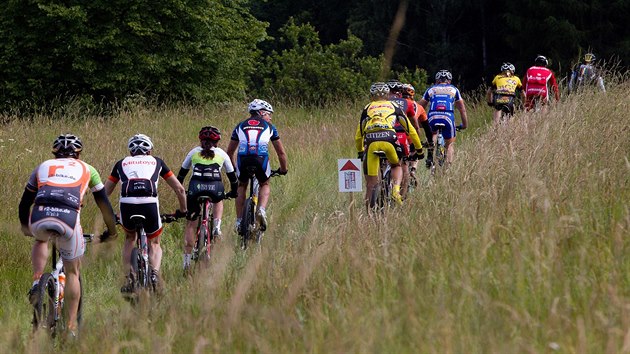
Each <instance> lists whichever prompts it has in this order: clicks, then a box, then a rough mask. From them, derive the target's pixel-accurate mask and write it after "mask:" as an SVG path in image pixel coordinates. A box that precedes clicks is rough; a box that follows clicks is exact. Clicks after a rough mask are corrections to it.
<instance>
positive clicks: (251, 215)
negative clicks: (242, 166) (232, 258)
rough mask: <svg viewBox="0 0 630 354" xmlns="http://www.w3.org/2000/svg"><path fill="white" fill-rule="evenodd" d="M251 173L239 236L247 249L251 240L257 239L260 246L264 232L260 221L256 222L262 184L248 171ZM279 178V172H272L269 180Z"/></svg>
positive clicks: (242, 246)
mask: <svg viewBox="0 0 630 354" xmlns="http://www.w3.org/2000/svg"><path fill="white" fill-rule="evenodd" d="M247 173H249V176H250V177H249V197H248V198H247V199H245V203H244V204H243V214H242V219H241V227H240V230H239V234H240V235H241V248H242V249H243V250H244V249H247V243H248V242H249V240H251V239H253V238H254V236H255V238H256V243H257V244H260V241H261V240H262V237H263V235H264V231H263V230H262V229H261V227H260V225H259V224H258V221H257V220H256V215H255V213H256V210H257V208H258V192H259V190H260V184H259V183H258V180H257V179H256V176H255V175H254V173H253V171H247ZM275 176H279V173H278V172H277V171H271V174H270V175H269V178H272V177H275Z"/></svg>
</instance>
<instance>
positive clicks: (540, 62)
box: [534, 55, 549, 66]
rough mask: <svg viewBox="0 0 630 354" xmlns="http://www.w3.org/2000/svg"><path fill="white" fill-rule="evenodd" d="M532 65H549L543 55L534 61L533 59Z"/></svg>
mask: <svg viewBox="0 0 630 354" xmlns="http://www.w3.org/2000/svg"><path fill="white" fill-rule="evenodd" d="M534 63H536V64H541V65H544V66H547V65H549V60H547V57H545V56H544V55H539V56H537V57H536V59H534Z"/></svg>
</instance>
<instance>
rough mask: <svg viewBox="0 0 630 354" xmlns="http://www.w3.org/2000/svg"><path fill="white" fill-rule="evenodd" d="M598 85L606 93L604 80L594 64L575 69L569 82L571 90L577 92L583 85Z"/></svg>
mask: <svg viewBox="0 0 630 354" xmlns="http://www.w3.org/2000/svg"><path fill="white" fill-rule="evenodd" d="M592 84H597V86H599V88H600V89H601V90H602V91H604V92H606V87H605V86H604V79H603V78H602V77H601V75H600V73H599V71H598V70H597V68H595V66H593V65H592V64H590V63H588V64H580V65H578V66H576V67H575V69H574V70H573V72H572V73H571V79H570V80H569V90H570V91H573V90H576V89H577V88H578V87H580V86H582V85H592Z"/></svg>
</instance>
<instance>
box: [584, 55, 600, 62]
mask: <svg viewBox="0 0 630 354" xmlns="http://www.w3.org/2000/svg"><path fill="white" fill-rule="evenodd" d="M595 59H597V58H596V57H595V54H593V53H586V54H584V61H585V62H587V63H590V62H593V61H595Z"/></svg>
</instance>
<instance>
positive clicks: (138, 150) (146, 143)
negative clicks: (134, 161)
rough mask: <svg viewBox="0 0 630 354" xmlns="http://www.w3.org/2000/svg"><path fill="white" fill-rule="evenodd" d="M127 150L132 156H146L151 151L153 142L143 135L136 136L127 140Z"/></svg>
mask: <svg viewBox="0 0 630 354" xmlns="http://www.w3.org/2000/svg"><path fill="white" fill-rule="evenodd" d="M127 148H129V152H130V153H131V155H132V156H134V155H146V154H148V153H149V151H151V150H153V142H152V141H151V138H149V137H148V136H146V135H144V134H136V135H134V136H132V137H131V138H129V142H128V143H127Z"/></svg>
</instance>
